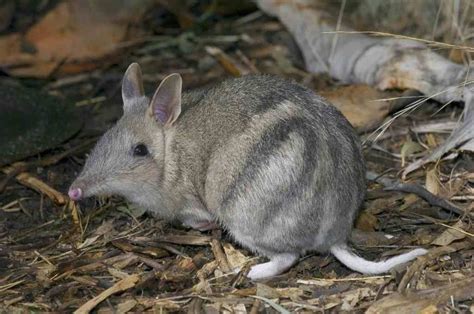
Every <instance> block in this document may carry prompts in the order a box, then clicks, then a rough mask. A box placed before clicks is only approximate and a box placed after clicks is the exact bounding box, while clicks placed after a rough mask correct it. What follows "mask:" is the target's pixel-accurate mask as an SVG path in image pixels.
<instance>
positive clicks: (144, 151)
mask: <svg viewBox="0 0 474 314" xmlns="http://www.w3.org/2000/svg"><path fill="white" fill-rule="evenodd" d="M146 155H148V148H147V147H146V145H145V144H138V145H137V146H135V148H134V149H133V156H140V157H143V156H146Z"/></svg>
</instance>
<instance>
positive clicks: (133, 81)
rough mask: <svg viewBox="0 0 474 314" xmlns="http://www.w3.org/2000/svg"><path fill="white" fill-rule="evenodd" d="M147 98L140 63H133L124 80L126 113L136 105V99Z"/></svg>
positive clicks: (123, 89) (123, 93)
mask: <svg viewBox="0 0 474 314" xmlns="http://www.w3.org/2000/svg"><path fill="white" fill-rule="evenodd" d="M143 96H145V91H144V90H143V82H142V71H141V69H140V65H138V63H132V64H130V65H129V66H128V69H127V71H126V72H125V75H124V76H123V80H122V99H123V110H124V112H126V111H128V109H129V108H130V107H131V106H132V105H133V104H135V103H136V102H135V101H134V100H135V99H136V98H140V97H143Z"/></svg>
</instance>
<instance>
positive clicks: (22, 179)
mask: <svg viewBox="0 0 474 314" xmlns="http://www.w3.org/2000/svg"><path fill="white" fill-rule="evenodd" d="M2 171H3V172H4V173H6V174H7V175H9V174H10V173H12V172H15V168H12V167H5V168H3V169H2ZM15 178H16V180H17V181H18V182H19V183H20V184H23V185H24V186H27V187H29V188H32V189H33V190H35V191H37V192H39V193H43V194H45V195H46V196H47V197H49V198H50V199H51V200H52V201H53V202H54V203H56V204H58V205H64V204H66V202H67V201H68V198H67V197H66V196H65V195H63V194H62V193H61V192H59V191H57V190H55V189H54V188H52V187H50V186H49V185H47V184H46V183H45V182H43V181H41V180H40V179H38V178H37V177H35V176H33V175H32V174H29V173H27V172H22V173H20V174H18V175H16V176H15Z"/></svg>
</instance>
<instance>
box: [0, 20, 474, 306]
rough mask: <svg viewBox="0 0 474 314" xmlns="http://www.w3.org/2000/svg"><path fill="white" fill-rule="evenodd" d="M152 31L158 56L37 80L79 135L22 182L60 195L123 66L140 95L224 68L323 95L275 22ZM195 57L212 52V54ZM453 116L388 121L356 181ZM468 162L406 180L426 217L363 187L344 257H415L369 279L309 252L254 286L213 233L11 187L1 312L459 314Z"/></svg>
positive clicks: (102, 122)
mask: <svg viewBox="0 0 474 314" xmlns="http://www.w3.org/2000/svg"><path fill="white" fill-rule="evenodd" d="M160 31H161V33H162V34H164V37H163V38H162V39H160V42H161V43H162V47H159V48H157V47H156V46H153V44H154V42H147V43H144V44H141V45H140V46H139V47H133V49H129V50H127V51H126V53H124V54H123V55H121V56H120V58H118V59H117V60H116V61H113V62H108V63H107V65H106V66H104V67H101V68H100V69H98V70H95V71H93V72H91V73H89V74H88V75H83V76H82V77H78V79H77V80H65V79H56V80H49V81H43V82H42V83H40V84H42V85H41V87H42V88H43V89H45V90H47V91H48V92H50V93H52V94H54V95H56V96H58V97H61V98H63V99H67V100H70V101H72V102H74V103H75V104H76V106H77V109H78V110H79V111H80V113H81V117H82V119H83V122H84V124H83V128H82V130H81V132H80V133H79V134H77V135H76V136H75V137H74V138H72V139H70V140H69V141H67V142H66V143H64V144H62V145H61V146H59V147H57V148H55V149H53V150H49V151H47V152H44V153H42V154H40V155H38V156H36V157H34V158H30V159H28V160H26V162H34V161H37V160H46V159H48V158H49V159H51V156H57V155H58V154H61V153H63V152H68V151H70V152H71V153H68V154H67V156H65V157H64V158H61V159H60V160H55V161H54V162H51V163H50V164H49V165H46V166H40V167H31V168H29V169H28V171H27V173H28V174H29V175H31V176H32V177H36V178H39V180H40V181H42V182H44V183H46V184H47V185H48V186H50V187H52V188H54V189H56V190H57V191H59V192H60V193H64V194H67V193H66V191H67V188H68V186H69V184H70V183H71V182H72V180H73V179H74V178H75V176H76V175H77V174H78V172H79V171H80V169H81V167H82V165H83V163H84V160H85V158H86V153H87V151H88V150H89V149H90V148H91V147H92V145H93V143H94V141H95V140H96V139H97V138H98V136H100V134H102V133H103V132H104V131H105V130H106V129H108V128H109V127H110V126H111V125H112V124H113V122H114V121H115V120H116V119H117V118H118V117H120V115H121V110H122V108H121V99H120V82H121V77H122V74H123V73H124V70H125V69H126V67H127V66H128V64H129V63H131V62H133V61H137V62H139V63H140V64H141V66H142V69H143V71H144V78H145V87H146V90H147V92H148V93H151V92H152V91H153V90H154V88H155V87H156V86H157V84H158V83H159V81H160V79H161V78H163V77H164V76H165V75H166V74H168V73H172V72H179V73H181V74H182V76H183V81H184V85H185V86H184V88H194V87H198V86H202V85H205V84H208V83H212V82H217V81H220V80H222V78H223V77H226V76H230V75H231V74H232V73H233V72H232V71H239V68H237V69H234V68H233V67H235V65H236V64H237V65H239V66H241V67H242V68H243V69H251V70H252V71H255V70H258V71H259V72H262V73H273V74H277V75H281V76H284V77H288V78H293V79H295V80H297V81H299V82H301V83H302V84H304V85H306V86H309V87H310V88H312V89H313V90H315V91H319V90H325V89H326V90H327V89H328V88H330V87H333V86H336V85H337V83H336V82H334V81H332V80H331V79H330V78H328V77H324V76H315V75H312V74H310V73H307V72H305V71H304V70H303V64H302V59H301V57H300V54H299V52H298V50H297V47H296V46H295V44H294V43H293V41H292V39H291V36H290V35H289V34H288V33H287V32H286V31H285V29H284V27H283V26H282V25H281V24H280V23H279V22H278V21H276V20H274V19H271V18H268V17H265V16H263V15H261V14H255V16H254V17H252V20H251V21H246V20H243V19H242V16H227V17H225V18H222V19H220V20H216V21H214V23H213V24H212V27H209V28H208V29H204V30H201V31H200V34H199V36H198V35H196V34H193V33H192V32H188V33H186V35H179V36H177V34H176V33H175V31H174V30H173V28H169V29H167V28H163V29H161V30H160ZM236 34H245V35H236ZM204 39H205V40H204ZM163 43H164V44H163ZM206 46H213V47H218V48H219V49H221V50H222V51H225V53H222V54H219V53H218V55H217V56H216V55H215V54H213V53H210V52H209V49H206ZM226 58H230V61H229V60H227V59H226ZM244 72H245V71H244ZM23 83H24V84H26V85H31V86H33V85H34V86H37V85H38V83H37V82H32V81H28V80H27V81H24V82H23ZM395 93H398V94H399V95H401V92H400V91H398V92H397V91H396V92H395ZM461 111H462V106H461V105H458V104H453V105H450V106H447V107H445V108H442V105H440V104H437V103H434V102H431V103H426V104H425V105H423V106H422V107H421V108H420V109H419V110H417V111H416V112H413V113H412V114H410V115H409V116H404V117H402V118H400V119H397V120H396V121H395V122H394V124H393V125H392V126H391V127H390V128H389V129H388V130H387V131H386V133H385V134H384V136H383V137H382V139H381V140H380V141H379V142H377V145H374V146H368V145H367V146H366V148H365V156H366V159H367V162H368V168H369V170H370V171H373V172H374V173H376V174H378V175H382V174H383V175H384V176H385V177H388V178H392V179H394V180H398V179H397V178H399V173H400V170H401V169H402V159H406V160H404V162H408V161H411V160H413V159H414V158H417V157H419V156H421V154H422V153H421V152H416V150H415V151H410V153H406V154H405V153H402V152H406V151H407V150H410V149H412V147H411V146H410V145H409V144H407V143H410V142H417V143H418V142H420V143H425V144H426V146H427V147H432V146H433V145H435V144H436V143H440V142H442V140H443V139H444V138H446V136H447V135H448V134H437V133H436V134H435V133H426V134H421V133H416V132H413V131H412V130H411V129H410V128H411V127H413V126H415V125H420V124H423V123H426V122H429V121H433V120H436V121H447V120H450V121H454V120H455V117H457V116H458V115H459V114H460V113H461ZM369 134H370V133H367V134H361V136H362V137H363V138H365V137H367V136H368V135H369ZM84 143H86V144H84ZM77 147H79V149H74V148H77ZM422 148H423V147H422ZM472 158H473V156H470V155H469V154H461V155H459V156H457V157H456V158H454V159H452V160H447V161H443V162H440V163H439V164H437V165H430V166H428V167H426V168H424V169H422V170H419V171H417V172H415V173H414V174H412V175H410V177H409V181H410V182H411V183H414V184H417V185H419V186H423V185H429V184H431V186H430V187H431V188H430V191H432V190H433V189H435V188H436V189H438V191H439V193H438V194H437V195H438V196H440V197H441V198H443V199H450V200H451V203H452V204H453V206H455V207H456V208H457V209H460V211H458V212H455V211H452V210H447V209H446V208H444V209H443V208H441V207H439V206H434V205H432V204H433V202H427V201H426V200H423V199H422V198H420V197H419V196H417V195H416V194H414V193H405V192H400V191H386V190H384V189H383V188H384V187H383V186H382V185H381V184H378V183H376V182H372V181H371V182H368V194H367V199H366V202H365V204H364V207H363V209H362V210H361V214H360V216H359V218H358V221H357V223H356V229H355V230H354V234H353V236H352V240H351V241H352V246H353V247H354V250H355V251H356V252H357V253H358V254H360V255H361V256H364V257H366V258H370V259H374V260H376V259H380V258H383V257H387V256H390V255H396V254H399V253H401V252H403V251H406V250H408V249H410V248H412V247H418V246H422V247H425V248H427V249H429V250H430V252H429V254H428V255H427V256H426V257H421V258H419V259H418V260H417V261H416V262H414V263H410V264H408V265H404V266H403V267H399V268H397V269H395V270H393V271H392V272H391V273H389V274H386V275H383V276H363V275H360V274H358V273H355V272H352V271H350V270H348V269H347V268H345V267H344V266H342V265H341V264H340V263H339V262H338V261H337V260H336V259H335V258H334V257H332V256H330V255H327V254H323V255H319V254H316V253H310V254H308V255H306V256H304V257H302V258H301V259H300V260H299V262H298V263H297V265H295V266H294V267H293V268H292V269H291V270H290V271H288V272H287V273H285V274H283V275H281V276H278V277H275V278H272V279H269V280H265V281H261V282H251V281H250V280H248V279H247V278H246V277H245V276H244V275H243V274H238V275H235V274H233V273H227V272H226V270H228V269H229V268H232V266H235V265H239V264H242V263H243V265H247V266H250V265H251V264H253V263H255V262H257V261H258V259H257V258H255V257H254V256H252V254H251V253H250V252H248V251H246V250H245V249H243V248H241V247H239V246H238V245H236V244H235V243H234V242H232V240H231V239H230V238H229V237H228V236H227V235H226V234H225V233H223V232H221V231H219V230H218V231H212V232H198V231H194V230H189V229H186V228H184V227H181V226H173V225H170V224H167V223H165V222H162V221H160V220H158V219H156V218H154V217H152V216H151V215H149V214H148V213H144V212H143V211H142V210H140V209H138V208H134V207H133V206H130V205H128V204H127V203H125V202H124V200H122V199H120V198H116V197H111V198H106V199H92V200H86V201H81V202H80V203H78V204H73V203H72V202H69V201H67V199H66V203H64V204H58V203H61V201H58V200H56V202H54V201H53V200H52V199H51V198H50V197H48V196H47V195H45V194H41V193H38V192H36V191H34V190H33V189H31V188H28V187H27V186H26V185H25V184H22V183H20V181H21V180H18V179H17V180H15V179H14V178H13V179H10V180H9V181H8V182H7V185H6V187H5V190H4V191H3V193H2V194H0V307H1V308H2V310H1V311H2V312H5V313H12V312H16V313H22V312H43V311H53V312H72V311H74V310H76V309H78V308H79V307H81V306H82V305H84V304H85V303H86V302H88V301H90V300H93V301H94V300H97V299H94V298H97V296H99V297H100V298H102V299H101V300H102V302H100V303H99V302H97V304H96V305H95V307H94V311H96V312H97V313H109V312H110V313H115V312H117V313H124V312H127V311H132V312H141V311H151V312H157V313H158V312H186V311H187V312H192V313H198V312H203V311H204V312H206V313H217V312H227V313H246V312H250V313H257V312H262V313H274V312H280V313H287V312H288V311H290V312H341V311H348V312H356V313H357V312H365V311H366V310H367V309H369V308H370V309H371V310H372V311H375V312H380V309H381V308H383V309H384V310H383V312H389V310H390V311H391V312H393V313H395V312H397V309H401V308H404V309H405V310H406V311H409V312H410V313H414V312H419V311H422V310H423V313H436V312H437V311H440V312H453V313H457V312H461V313H468V312H471V313H472V312H473V310H474V306H473V299H472V296H473V295H472V291H474V280H473V274H474V269H473V266H474V265H473V254H474V242H473V233H472V232H473V228H472V214H470V213H469V211H472V208H473V206H472V199H468V198H463V197H461V196H462V195H465V192H466V191H467V190H469V189H472V182H473V176H472V173H473V171H474V162H473V159H472ZM4 178H5V176H3V177H0V179H2V180H3V179H4ZM433 186H434V187H433ZM430 203H432V204H430ZM387 234H388V235H391V236H392V237H386V236H385V235H387ZM245 269H248V267H244V270H245ZM387 304H389V305H390V306H388V305H387ZM379 306H386V307H379ZM375 312H373V313H375Z"/></svg>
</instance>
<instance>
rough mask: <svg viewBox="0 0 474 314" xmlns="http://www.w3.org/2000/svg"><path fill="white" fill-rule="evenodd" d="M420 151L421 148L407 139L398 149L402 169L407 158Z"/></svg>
mask: <svg viewBox="0 0 474 314" xmlns="http://www.w3.org/2000/svg"><path fill="white" fill-rule="evenodd" d="M421 151H423V146H421V145H420V144H418V143H417V142H413V141H412V139H411V138H410V137H408V138H407V140H406V141H405V142H404V143H403V145H402V148H401V149H400V155H401V156H402V167H404V166H405V162H406V159H407V157H409V156H410V155H412V154H414V153H417V152H421Z"/></svg>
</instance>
